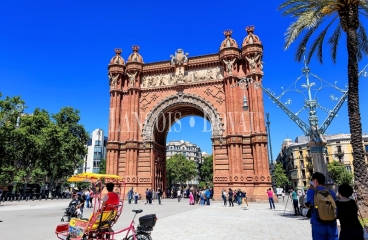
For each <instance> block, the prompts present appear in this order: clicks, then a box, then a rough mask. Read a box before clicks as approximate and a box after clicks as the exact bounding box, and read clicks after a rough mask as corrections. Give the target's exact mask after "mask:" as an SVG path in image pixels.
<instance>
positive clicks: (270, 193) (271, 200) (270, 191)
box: [267, 188, 275, 209]
mask: <svg viewBox="0 0 368 240" xmlns="http://www.w3.org/2000/svg"><path fill="white" fill-rule="evenodd" d="M267 195H268V201H269V202H270V209H272V207H273V209H275V202H274V201H273V192H272V190H271V188H269V189H268V190H267Z"/></svg>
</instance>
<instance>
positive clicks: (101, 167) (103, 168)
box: [98, 158, 106, 174]
mask: <svg viewBox="0 0 368 240" xmlns="http://www.w3.org/2000/svg"><path fill="white" fill-rule="evenodd" d="M98 167H99V170H98V173H101V174H105V173H106V159H104V158H103V159H101V161H100V163H99V164H98Z"/></svg>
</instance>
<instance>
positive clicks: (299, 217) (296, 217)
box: [279, 213, 310, 221]
mask: <svg viewBox="0 0 368 240" xmlns="http://www.w3.org/2000/svg"><path fill="white" fill-rule="evenodd" d="M279 216H280V217H286V218H294V219H295V220H302V221H304V220H310V219H309V218H307V217H303V216H300V215H297V216H295V215H294V213H285V214H279Z"/></svg>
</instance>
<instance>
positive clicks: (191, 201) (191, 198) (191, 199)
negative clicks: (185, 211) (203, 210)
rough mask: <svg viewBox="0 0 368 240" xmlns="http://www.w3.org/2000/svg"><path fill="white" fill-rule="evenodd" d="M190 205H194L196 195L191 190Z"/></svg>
mask: <svg viewBox="0 0 368 240" xmlns="http://www.w3.org/2000/svg"><path fill="white" fill-rule="evenodd" d="M189 205H194V196H193V193H192V191H190V192H189Z"/></svg>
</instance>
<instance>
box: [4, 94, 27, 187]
mask: <svg viewBox="0 0 368 240" xmlns="http://www.w3.org/2000/svg"><path fill="white" fill-rule="evenodd" d="M1 97H2V94H1V93H0V98H1ZM17 104H24V101H23V100H22V99H21V98H20V97H5V99H0V183H5V182H8V181H11V178H12V177H11V171H12V170H14V169H9V167H11V166H13V165H14V160H15V156H16V155H17V154H18V152H17V149H16V141H15V132H14V131H15V129H16V121H17V117H18V116H19V113H18V112H17V111H14V109H15V107H16V105H17ZM3 170H6V171H7V172H3Z"/></svg>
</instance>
